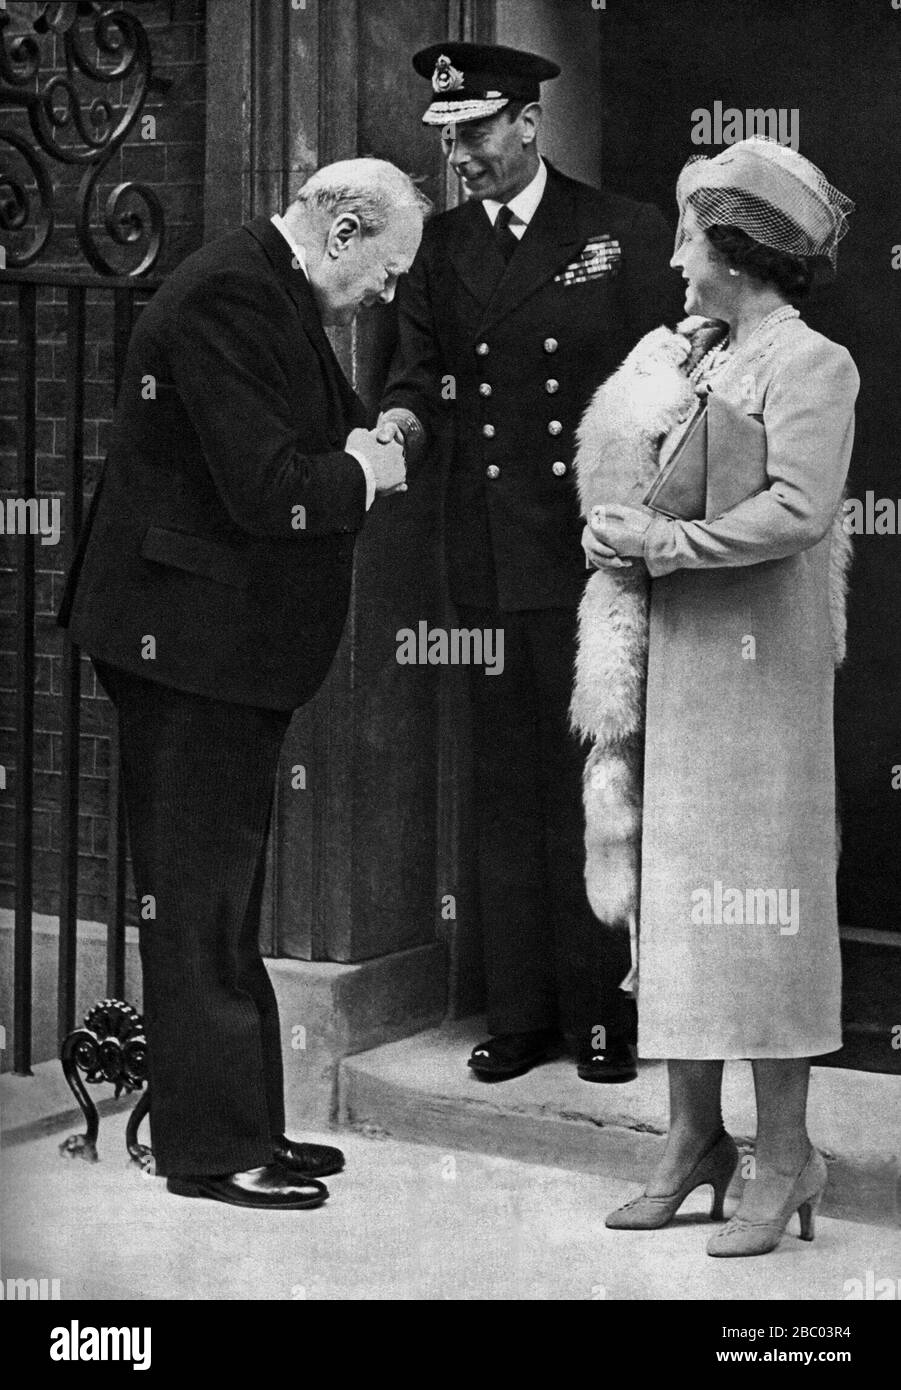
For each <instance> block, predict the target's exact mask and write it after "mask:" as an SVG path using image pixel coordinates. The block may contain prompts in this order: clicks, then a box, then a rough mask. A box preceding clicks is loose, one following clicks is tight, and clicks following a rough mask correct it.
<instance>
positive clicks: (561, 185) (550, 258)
mask: <svg viewBox="0 0 901 1390" xmlns="http://www.w3.org/2000/svg"><path fill="white" fill-rule="evenodd" d="M482 215H483V217H484V210H482ZM485 221H486V223H487V221H488V219H487V218H485ZM580 222H581V219H580V218H579V216H578V210H577V207H576V203H575V199H574V198H573V197H572V194H571V193H570V190H569V189H568V187H567V185H566V182H565V180H563V179H562V178H561V177H560V175H559V174H558V173H557V171H556V170H555V169H553V168H552V167H551V166H550V165H548V180H547V186H546V188H545V190H544V197H543V198H542V199H541V202H540V203H539V204H538V207H537V208H536V210H535V216H534V217H533V218H532V220H531V222H530V223H529V225H528V227H527V228H526V231H525V233H524V234H523V238H522V241H521V242H520V244H519V248H518V250H517V251H516V252H515V253H514V255H513V256H512V257H511V259H510V261H509V263H508V265H507V267H506V270H505V273H504V275H503V277H502V278H501V280H500V282H499V284H498V285H497V287H496V289H495V291H494V294H493V295H492V296H491V298H490V300H489V302H488V304H487V306H486V309H485V315H484V317H483V319H482V322H481V323H480V324H479V332H480V333H484V332H485V331H486V330H487V329H489V328H491V327H492V326H493V325H494V324H495V323H497V322H498V321H499V320H500V319H503V318H506V317H507V315H508V314H510V313H512V311H513V310H514V309H516V308H517V306H518V305H520V304H521V303H522V302H523V300H524V299H528V297H529V295H531V294H534V292H535V290H537V289H538V288H539V287H540V286H541V285H543V284H544V283H545V282H546V281H547V280H550V279H551V278H552V277H553V276H554V275H556V273H557V271H558V270H559V269H560V267H561V266H563V265H566V263H567V262H568V261H569V260H570V259H571V258H572V256H573V254H574V253H575V252H576V251H577V250H578V249H579V247H581V246H582V244H583V243H584V241H585V236H586V233H585V232H584V231H583V229H582V227H581V225H580Z"/></svg>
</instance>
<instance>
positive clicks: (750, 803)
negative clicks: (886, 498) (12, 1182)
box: [573, 138, 859, 1255]
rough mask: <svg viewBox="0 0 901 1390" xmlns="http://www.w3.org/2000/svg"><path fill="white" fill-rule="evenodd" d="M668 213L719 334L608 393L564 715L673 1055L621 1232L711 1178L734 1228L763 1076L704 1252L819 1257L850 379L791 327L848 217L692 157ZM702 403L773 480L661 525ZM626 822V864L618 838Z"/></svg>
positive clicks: (685, 268) (595, 440) (598, 889)
mask: <svg viewBox="0 0 901 1390" xmlns="http://www.w3.org/2000/svg"><path fill="white" fill-rule="evenodd" d="M678 197H679V205H680V211H681V218H680V223H679V232H678V234H677V242H676V252H675V255H674V257H673V265H674V266H676V267H679V268H680V269H681V270H682V273H683V278H684V279H685V281H686V310H687V311H688V312H689V313H690V314H693V315H699V316H701V317H700V318H697V319H693V320H689V321H688V322H687V323H686V324H684V325H681V326H680V330H679V331H678V332H677V333H675V334H673V333H669V332H668V331H667V330H664V329H661V330H657V331H656V332H655V333H654V334H650V335H648V338H647V339H645V340H643V342H642V343H641V344H639V346H638V347H637V348H636V349H635V351H634V352H633V354H631V356H630V359H628V360H627V362H626V363H625V364H624V366H623V368H621V369H620V372H618V373H617V374H616V376H615V377H613V378H611V380H610V381H608V382H607V383H605V385H604V387H602V388H601V391H600V392H599V393H598V396H597V397H596V398H595V401H594V402H593V403H592V405H591V406H590V407H589V411H588V413H587V415H586V418H585V421H584V422H583V425H582V430H581V448H580V455H579V459H578V460H577V468H578V477H579V486H580V491H581V496H582V501H583V505H584V507H585V514H586V517H588V518H589V525H588V526H587V527H586V531H585V536H584V539H583V544H584V547H585V550H586V554H587V556H588V558H589V561H590V562H591V563H592V564H593V565H594V566H596V567H598V569H599V573H598V574H597V575H595V576H593V579H592V581H591V582H590V584H589V586H588V590H587V591H586V596H585V600H584V602H583V608H582V649H581V651H580V659H579V669H578V675H577V688H576V693H575V696H574V703H573V713H574V719H575V722H576V723H577V724H579V725H580V726H581V727H582V728H583V730H585V731H586V732H588V733H590V734H592V735H593V736H594V738H595V740H596V742H595V747H594V749H593V751H592V754H591V755H590V757H589V764H588V768H587V769H586V813H587V822H588V830H587V844H588V848H589V866H588V882H589V892H590V894H591V893H592V891H593V892H594V895H595V897H596V898H598V899H600V901H599V902H596V903H595V906H596V911H598V912H599V915H601V916H606V917H607V920H609V912H610V903H609V901H608V902H606V903H605V902H604V897H605V893H606V894H607V895H608V897H609V893H610V892H612V891H614V888H613V887H612V886H609V885H615V891H616V893H617V894H618V895H619V903H618V906H619V909H620V911H621V912H622V910H623V905H624V904H626V907H627V908H628V906H629V903H628V899H629V890H628V887H626V888H625V890H624V884H623V882H622V881H618V880H617V871H619V872H620V873H624V874H625V879H626V880H627V881H631V882H634V885H635V887H634V895H635V899H636V902H637V894H638V891H639V890H638V883H639V882H640V913H639V927H638V971H637V975H638V981H639V986H638V1000H639V1039H638V1041H639V1055H640V1056H643V1057H657V1058H660V1057H663V1058H666V1059H668V1062H669V1068H668V1070H669V1083H670V1108H671V1123H670V1130H669V1136H668V1141H667V1144H666V1148H665V1151H664V1153H663V1156H662V1158H661V1160H660V1162H659V1164H658V1166H657V1168H656V1169H655V1171H654V1172H653V1174H652V1176H651V1179H650V1181H649V1183H648V1185H647V1188H646V1190H645V1193H644V1194H643V1195H642V1196H641V1197H639V1198H637V1199H636V1200H635V1201H633V1202H630V1203H628V1204H627V1205H626V1206H625V1207H623V1208H621V1209H620V1210H618V1211H616V1212H613V1213H611V1215H610V1216H609V1217H608V1218H607V1224H608V1226H611V1227H616V1228H631V1229H636V1228H643V1229H648V1228H653V1227H658V1226H662V1225H664V1224H666V1222H667V1221H669V1220H670V1219H671V1218H672V1216H673V1214H674V1213H675V1211H676V1210H677V1209H678V1207H679V1205H680V1204H681V1203H682V1201H684V1199H685V1197H686V1196H687V1195H688V1193H689V1192H691V1191H692V1190H693V1189H694V1188H695V1187H697V1186H700V1185H701V1184H704V1183H709V1184H710V1185H711V1186H712V1187H713V1191H714V1203H713V1215H714V1216H720V1215H721V1214H722V1202H723V1196H724V1194H725V1191H726V1188H727V1186H728V1184H729V1181H730V1179H731V1178H732V1176H733V1174H734V1172H735V1169H736V1166H737V1161H738V1153H737V1149H736V1146H735V1144H734V1142H733V1140H732V1139H731V1137H730V1136H729V1135H728V1134H726V1132H725V1130H724V1128H723V1122H722V1113H721V1103H720V1092H721V1083H722V1070H723V1061H724V1060H726V1059H750V1061H751V1063H752V1068H753V1073H754V1083H755V1090H756V1097H757V1116H758V1131H757V1142H756V1157H755V1163H756V1168H755V1172H754V1179H753V1181H748V1182H747V1183H746V1184H745V1187H744V1192H743V1195H742V1198H741V1203H740V1205H739V1207H738V1210H737V1212H736V1213H735V1215H734V1216H733V1217H732V1219H731V1220H730V1221H729V1222H728V1224H727V1225H726V1226H725V1227H724V1228H723V1229H722V1230H721V1231H719V1232H718V1233H717V1234H716V1235H714V1236H713V1237H712V1239H711V1240H710V1242H709V1244H708V1251H709V1253H710V1254H711V1255H750V1254H761V1253H764V1252H765V1251H767V1250H771V1249H773V1248H774V1247H775V1246H776V1245H777V1244H778V1242H779V1240H780V1238H781V1236H782V1234H783V1232H784V1231H785V1228H786V1225H787V1223H788V1221H789V1219H790V1217H791V1216H792V1215H793V1213H794V1212H795V1211H798V1212H799V1214H800V1220H801V1234H802V1236H803V1237H804V1238H806V1239H810V1238H812V1236H813V1213H814V1211H815V1209H816V1206H817V1204H818V1202H819V1200H820V1197H821V1196H822V1192H823V1189H824V1187H825V1183H826V1165H825V1162H824V1160H823V1158H822V1155H821V1154H819V1152H818V1151H817V1150H816V1149H814V1148H813V1147H812V1146H811V1143H810V1140H809V1138H808V1135H807V1128H806V1104H807V1089H808V1078H809V1071H810V1058H811V1057H813V1056H816V1055H818V1054H820V1053H825V1052H832V1051H835V1050H837V1049H838V1048H840V1047H841V1029H840V959H839V939H838V927H837V917H836V898H835V870H836V836H835V787H834V761H833V733H832V705H833V668H834V664H835V663H836V661H837V660H839V659H840V657H841V654H842V652H841V648H842V646H843V598H844V594H843V572H844V567H845V563H846V559H847V541H846V538H845V537H844V535H843V531H842V528H841V501H842V494H843V489H844V485H845V480H846V475H847V471H848V465H849V460H850V455H851V445H852V439H853V427H854V403H855V399H856V396H857V390H858V384H859V381H858V375H857V372H856V370H855V367H854V363H853V361H852V360H851V357H850V356H849V354H848V353H847V351H846V350H845V349H844V348H843V347H840V346H839V345H838V344H836V343H833V342H831V341H829V340H828V339H827V338H824V337H823V336H821V335H820V334H819V333H816V332H814V331H813V330H811V329H810V328H808V327H807V326H806V325H805V324H804V323H803V321H802V320H801V319H800V317H799V314H798V310H797V308H796V307H795V305H796V304H797V303H798V302H800V301H801V299H802V298H803V296H804V295H805V294H806V292H807V289H808V288H809V286H810V283H811V280H812V278H813V273H814V270H815V268H816V267H817V266H818V265H825V266H827V267H828V266H829V265H830V264H831V266H832V267H834V265H835V250H836V245H837V242H838V240H839V238H840V237H841V235H842V234H843V233H844V231H845V221H846V215H847V212H848V211H850V210H851V207H852V206H853V205H852V204H850V203H849V201H848V200H847V199H845V198H844V197H843V196H842V195H841V194H839V193H838V192H837V191H836V190H835V189H833V188H832V187H831V186H830V185H829V184H828V183H827V181H826V179H825V178H824V176H823V175H822V174H821V172H820V171H819V170H818V169H816V168H815V167H814V166H813V165H811V164H810V163H809V162H808V161H807V160H805V159H804V158H803V157H802V156H800V155H799V154H797V153H795V152H794V151H792V150H790V149H785V148H784V147H783V146H781V145H776V144H774V143H773V142H770V141H765V140H762V139H758V138H754V139H752V140H747V141H743V142H741V143H740V144H738V145H735V146H733V147H732V148H731V149H729V150H726V151H724V152H723V154H721V155H719V156H717V157H716V158H715V159H710V160H708V159H703V158H702V159H696V160H693V161H690V162H689V164H688V165H687V166H686V168H685V170H684V171H683V174H682V176H681V177H680V181H679V189H678ZM704 391H712V392H715V393H717V394H719V395H720V397H721V399H722V401H723V402H724V403H725V404H727V405H730V406H732V407H734V408H735V409H736V410H737V411H739V412H741V413H742V414H743V415H744V416H747V417H748V418H747V419H746V420H745V421H744V422H743V430H744V431H745V433H747V432H748V431H750V433H751V435H753V434H754V432H755V431H758V432H759V435H760V446H761V448H762V450H763V457H764V458H765V483H764V486H763V487H762V489H761V490H759V491H756V492H755V493H754V495H751V496H747V497H745V498H744V500H741V501H739V502H738V503H737V505H733V506H730V508H729V509H728V510H726V511H724V512H723V513H722V514H720V515H715V516H710V515H709V511H708V513H707V515H708V519H707V520H677V519H671V518H670V517H669V516H665V515H662V514H660V513H657V512H654V511H653V510H651V509H650V508H648V507H645V506H642V505H641V497H642V496H643V495H644V492H645V490H646V487H647V484H648V482H649V480H650V479H653V477H654V476H655V474H656V470H657V469H658V468H659V467H661V466H662V465H663V464H665V463H666V462H667V460H668V459H669V458H670V457H672V454H673V451H674V448H675V447H676V445H677V444H678V442H679V440H680V438H681V436H682V434H683V432H684V431H685V430H686V428H687V426H688V424H690V422H691V418H692V416H693V410H694V409H696V408H698V407H697V405H696V393H702V392H704ZM617 441H618V442H617ZM713 447H714V446H713V436H712V433H711V443H710V445H709V446H708V466H709V468H714V467H716V468H719V469H720V470H722V468H723V467H729V465H730V460H729V459H717V458H713V459H711V455H710V452H709V450H710V448H713ZM732 463H733V465H734V466H735V468H736V469H737V467H738V465H737V463H736V461H735V460H734V459H733V460H732ZM708 481H709V474H708ZM596 505H599V506H600V508H601V510H600V511H599V512H594V513H592V508H593V507H595V506H596ZM647 576H649V577H650V578H649V581H648V579H647ZM594 584H596V585H597V586H598V587H597V589H596V590H595V591H592V585H594ZM647 589H649V590H650V611H649V619H648V621H647V622H646V623H645V622H644V609H643V603H644V594H645V592H646V590H647ZM624 633H625V634H626V636H625V637H624V636H623V634H624ZM617 644H619V645H617ZM644 659H646V661H647V676H646V688H645V687H644V681H643V679H642V678H643V674H644V672H643V661H644ZM617 660H619V661H620V662H621V664H622V668H623V669H622V670H620V671H619V673H618V675H619V678H620V679H619V681H618V678H617V672H616V670H613V671H612V672H611V669H610V668H611V662H612V663H613V664H614V666H615V663H616V661H617ZM601 668H603V671H602V669H601ZM624 672H625V674H624ZM601 676H603V678H601ZM642 696H643V698H642ZM618 698H623V699H624V700H625V704H624V705H623V706H622V707H619V708H618V707H616V701H617V699H618ZM611 702H612V703H611ZM639 705H640V706H641V708H639ZM642 718H643V719H644V726H645V727H644V746H643V755H644V756H643V790H642V787H641V773H642V765H641V745H642V738H641V736H642V727H641V726H642ZM636 805H639V806H640V810H641V817H640V819H641V821H642V825H641V841H640V864H639V863H638V859H639V849H638V840H637V837H636V836H635V835H632V839H631V848H632V850H633V851H634V853H633V855H632V859H631V860H630V856H629V849H630V842H629V835H630V831H629V826H630V825H632V824H634V823H635V821H636V820H637V817H634V816H633V817H631V818H630V815H629V814H628V813H629V810H630V808H633V809H634V807H635V806H636ZM618 812H620V813H622V816H621V822H622V827H624V828H623V831H622V833H623V837H624V841H625V846H624V848H625V851H626V852H625V858H623V857H622V856H620V860H619V862H618V865H617V864H616V863H615V855H612V854H611V853H610V852H609V851H610V844H609V843H608V844H607V845H606V847H605V845H604V841H605V837H607V840H608V841H609V840H610V839H611V838H612V839H615V838H616V835H617V833H618V832H617V828H616V827H617V814H618ZM593 846H594V849H593ZM598 846H600V848H599V847H598ZM620 848H623V847H622V846H621V847H620ZM592 852H594V853H595V854H596V863H595V864H594V866H592V862H591V855H592ZM633 861H634V862H633ZM611 868H613V870H614V871H613V872H611ZM593 879H594V882H592V880H593ZM605 884H606V885H608V887H605ZM624 915H628V912H626V913H625V914H624Z"/></svg>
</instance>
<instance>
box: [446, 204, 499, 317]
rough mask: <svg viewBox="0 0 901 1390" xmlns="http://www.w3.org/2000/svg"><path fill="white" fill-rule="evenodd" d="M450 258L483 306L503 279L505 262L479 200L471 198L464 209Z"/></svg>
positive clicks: (461, 277) (466, 284) (470, 290)
mask: <svg viewBox="0 0 901 1390" xmlns="http://www.w3.org/2000/svg"><path fill="white" fill-rule="evenodd" d="M450 259H451V263H452V265H453V267H454V269H455V271H456V272H457V274H458V275H459V277H460V279H461V280H462V281H463V283H464V285H465V286H466V288H467V289H468V290H469V292H470V294H471V295H472V296H473V298H474V299H476V300H477V301H478V303H479V304H481V305H482V306H485V305H487V304H488V302H489V300H490V299H491V297H492V295H493V294H494V292H495V290H496V289H497V287H498V285H499V284H500V282H501V280H502V279H503V276H504V272H505V270H506V265H505V263H504V258H503V256H502V255H501V253H500V251H499V250H498V246H497V242H496V241H495V239H494V232H493V230H492V227H491V222H490V220H489V218H488V214H487V213H486V212H485V209H484V208H483V207H482V205H481V203H476V202H470V203H467V205H466V207H465V208H464V209H463V211H462V213H461V216H460V230H459V232H458V233H457V237H456V240H455V241H454V242H453V243H452V245H451V248H450Z"/></svg>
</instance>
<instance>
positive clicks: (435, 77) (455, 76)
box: [432, 53, 463, 92]
mask: <svg viewBox="0 0 901 1390" xmlns="http://www.w3.org/2000/svg"><path fill="white" fill-rule="evenodd" d="M462 89H463V74H462V72H461V71H460V69H459V68H455V67H453V66H452V65H451V60H450V58H448V56H447V54H446V53H442V54H441V57H440V58H439V59H438V61H437V62H436V63H435V71H434V72H433V73H432V91H434V92H459V91H462Z"/></svg>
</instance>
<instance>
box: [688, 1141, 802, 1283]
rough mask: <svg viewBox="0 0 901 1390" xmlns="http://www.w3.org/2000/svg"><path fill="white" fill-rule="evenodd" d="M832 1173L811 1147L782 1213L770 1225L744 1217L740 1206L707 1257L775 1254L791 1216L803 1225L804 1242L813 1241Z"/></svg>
mask: <svg viewBox="0 0 901 1390" xmlns="http://www.w3.org/2000/svg"><path fill="white" fill-rule="evenodd" d="M828 1179H829V1172H828V1169H827V1167H826V1160H825V1159H824V1158H823V1155H822V1154H821V1153H820V1152H819V1150H817V1149H815V1148H813V1146H811V1150H810V1153H809V1154H808V1156H807V1158H806V1159H805V1161H804V1166H803V1168H802V1169H801V1171H800V1173H799V1174H798V1176H797V1177H796V1178H795V1181H794V1183H793V1185H792V1190H791V1192H790V1193H789V1195H788V1197H787V1198H786V1199H785V1201H784V1202H783V1203H782V1205H781V1207H780V1208H779V1211H778V1212H777V1213H776V1215H775V1216H774V1217H772V1218H771V1219H770V1220H768V1221H760V1220H757V1219H755V1220H751V1219H750V1218H749V1217H746V1216H742V1214H741V1205H740V1204H739V1207H738V1210H737V1211H736V1213H735V1215H734V1216H733V1217H731V1218H730V1220H729V1221H727V1222H726V1224H725V1226H724V1227H723V1229H722V1230H721V1231H717V1232H716V1234H715V1235H712V1236H711V1237H710V1240H709V1241H708V1242H707V1254H708V1255H725V1256H729V1255H767V1254H769V1252H770V1251H771V1250H775V1249H776V1246H777V1245H778V1244H779V1242H780V1240H781V1239H782V1237H783V1236H784V1234H785V1228H786V1226H787V1225H788V1223H789V1220H790V1219H791V1216H792V1213H793V1212H797V1213H798V1216H799V1218H800V1222H801V1239H802V1240H813V1227H814V1216H815V1215H816V1211H817V1207H818V1206H819V1205H820V1202H821V1200H822V1197H823V1193H824V1192H825V1190H826V1183H827V1181H828Z"/></svg>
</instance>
